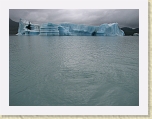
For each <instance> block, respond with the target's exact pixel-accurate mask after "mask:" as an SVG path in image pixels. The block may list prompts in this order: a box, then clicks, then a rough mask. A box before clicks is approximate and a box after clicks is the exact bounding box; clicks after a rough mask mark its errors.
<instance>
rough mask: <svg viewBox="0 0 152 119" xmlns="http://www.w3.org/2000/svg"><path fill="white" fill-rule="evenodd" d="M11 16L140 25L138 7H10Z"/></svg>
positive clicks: (123, 25)
mask: <svg viewBox="0 0 152 119" xmlns="http://www.w3.org/2000/svg"><path fill="white" fill-rule="evenodd" d="M9 18H10V19H12V20H14V21H16V22H19V19H20V18H22V19H26V20H28V21H31V22H32V23H39V24H41V23H46V22H52V23H56V24H60V23H62V22H69V23H75V24H86V25H95V26H98V25H101V24H103V23H118V24H119V26H120V27H131V28H137V27H139V10H138V9H10V10H9Z"/></svg>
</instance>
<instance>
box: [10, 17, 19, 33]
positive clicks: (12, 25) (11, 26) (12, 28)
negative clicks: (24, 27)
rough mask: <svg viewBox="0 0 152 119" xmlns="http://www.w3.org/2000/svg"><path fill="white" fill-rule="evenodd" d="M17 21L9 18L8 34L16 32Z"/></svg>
mask: <svg viewBox="0 0 152 119" xmlns="http://www.w3.org/2000/svg"><path fill="white" fill-rule="evenodd" d="M18 26H19V23H18V22H15V21H13V20H11V19H9V35H14V34H17V32H18Z"/></svg>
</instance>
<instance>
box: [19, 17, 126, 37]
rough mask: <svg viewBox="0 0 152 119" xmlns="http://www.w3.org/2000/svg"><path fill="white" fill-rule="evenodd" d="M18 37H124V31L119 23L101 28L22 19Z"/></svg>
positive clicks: (102, 25)
mask: <svg viewBox="0 0 152 119" xmlns="http://www.w3.org/2000/svg"><path fill="white" fill-rule="evenodd" d="M17 35H45V36H124V35H125V34H124V31H123V30H121V29H120V28H119V26H118V23H110V24H106V23H105V24H101V25H100V26H88V25H83V24H72V23H61V24H53V23H43V24H41V25H39V24H32V23H31V22H29V21H27V20H22V19H20V21H19V28H18V33H17Z"/></svg>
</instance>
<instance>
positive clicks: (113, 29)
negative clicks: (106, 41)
mask: <svg viewBox="0 0 152 119" xmlns="http://www.w3.org/2000/svg"><path fill="white" fill-rule="evenodd" d="M96 35H97V36H124V35H125V34H124V32H123V31H122V30H121V29H120V28H119V27H118V23H111V24H102V25H100V26H99V28H98V30H97V33H96Z"/></svg>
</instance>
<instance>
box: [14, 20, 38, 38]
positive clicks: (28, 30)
mask: <svg viewBox="0 0 152 119" xmlns="http://www.w3.org/2000/svg"><path fill="white" fill-rule="evenodd" d="M39 29H40V26H39V25H38V24H32V23H31V22H29V21H27V20H23V19H20V21H19V28H18V33H17V34H16V35H38V34H39V32H40V31H39Z"/></svg>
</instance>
